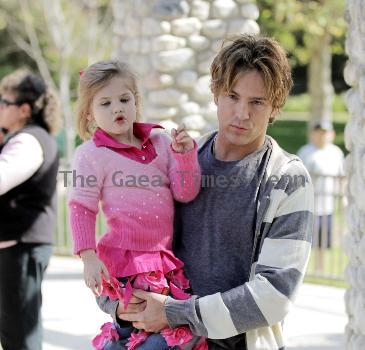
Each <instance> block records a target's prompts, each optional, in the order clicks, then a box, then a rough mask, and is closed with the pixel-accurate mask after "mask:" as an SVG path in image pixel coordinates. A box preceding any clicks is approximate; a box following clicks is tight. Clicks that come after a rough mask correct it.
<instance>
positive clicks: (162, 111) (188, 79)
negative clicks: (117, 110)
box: [113, 0, 259, 136]
mask: <svg viewBox="0 0 365 350" xmlns="http://www.w3.org/2000/svg"><path fill="white" fill-rule="evenodd" d="M113 13H114V18H115V26H114V32H115V40H116V41H117V47H118V49H117V50H116V51H115V52H114V57H117V58H119V59H123V60H126V61H128V62H130V63H131V65H132V67H133V68H134V69H135V70H136V71H137V73H138V74H139V76H140V82H141V84H140V86H141V88H142V98H143V100H142V103H143V111H142V116H143V117H144V119H146V120H149V121H156V122H159V123H161V124H164V125H165V126H167V127H168V128H169V127H171V126H174V125H175V124H174V123H175V122H177V123H180V122H184V123H185V124H186V125H187V127H188V129H189V130H190V131H193V136H198V135H199V134H200V133H201V132H204V131H206V130H207V129H209V128H210V123H211V122H214V121H215V119H216V109H215V105H214V103H213V101H212V95H211V93H210V88H209V83H210V79H209V66H210V63H211V61H212V59H213V57H214V55H215V54H216V52H217V50H218V49H219V48H220V43H221V42H222V39H223V38H224V37H226V36H228V35H231V34H239V33H258V32H259V27H258V25H257V23H256V19H257V18H258V15H259V11H258V8H257V6H256V4H255V0H235V1H234V0H210V1H209V0H113Z"/></svg>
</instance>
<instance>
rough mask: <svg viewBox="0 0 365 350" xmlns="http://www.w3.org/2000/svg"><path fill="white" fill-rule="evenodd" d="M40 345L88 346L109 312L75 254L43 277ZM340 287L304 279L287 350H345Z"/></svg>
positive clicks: (53, 349) (87, 349)
mask: <svg viewBox="0 0 365 350" xmlns="http://www.w3.org/2000/svg"><path fill="white" fill-rule="evenodd" d="M43 293H44V303H43V320H44V350H66V349H68V350H91V349H92V347H91V345H90V340H91V339H92V337H93V336H94V335H95V334H96V332H97V331H98V328H99V327H100V325H101V324H102V323H103V322H105V321H107V320H109V318H108V317H107V316H106V315H104V314H103V313H102V312H100V311H99V309H98V308H97V306H96V304H95V301H94V297H93V296H92V295H91V293H90V292H89V290H88V289H87V288H86V287H85V286H84V283H83V281H82V266H81V262H80V260H78V259H74V258H62V257H53V258H52V260H51V263H50V266H49V269H48V273H47V277H46V279H45V282H44V289H43ZM343 296H344V290H343V289H338V288H331V287H322V286H315V285H309V284H305V285H303V286H302V288H301V290H300V292H299V295H298V298H297V301H296V304H295V306H294V307H293V309H292V311H291V312H290V314H289V316H288V317H287V319H286V321H285V323H286V326H285V327H286V334H287V337H288V340H289V341H288V343H289V347H288V350H343V349H344V348H345V347H344V345H343V339H344V337H343V330H344V327H345V325H346V320H347V319H346V315H345V310H344V303H343Z"/></svg>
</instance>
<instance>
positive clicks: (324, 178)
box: [298, 144, 344, 215]
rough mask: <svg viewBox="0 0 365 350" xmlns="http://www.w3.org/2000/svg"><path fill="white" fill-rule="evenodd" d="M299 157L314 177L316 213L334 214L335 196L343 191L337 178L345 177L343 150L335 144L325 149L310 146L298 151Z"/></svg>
mask: <svg viewBox="0 0 365 350" xmlns="http://www.w3.org/2000/svg"><path fill="white" fill-rule="evenodd" d="M298 156H299V157H300V158H301V159H302V161H303V163H304V165H305V166H306V168H307V169H308V171H309V173H310V174H311V176H312V180H313V185H314V192H315V208H314V213H315V214H316V215H330V214H332V213H333V210H334V199H335V197H334V196H335V195H336V194H337V195H338V194H340V191H341V188H340V182H339V179H338V178H336V177H337V176H343V175H344V170H343V161H344V155H343V152H342V150H341V149H340V148H339V147H338V146H336V145H334V144H328V145H326V146H325V147H324V148H317V147H316V146H314V145H313V144H308V145H305V146H303V147H302V148H301V149H300V150H299V151H298Z"/></svg>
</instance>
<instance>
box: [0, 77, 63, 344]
mask: <svg viewBox="0 0 365 350" xmlns="http://www.w3.org/2000/svg"><path fill="white" fill-rule="evenodd" d="M0 94H1V98H0V128H1V129H0V130H1V131H0V144H1V145H0V343H1V345H2V347H3V349H4V350H40V349H41V348H42V323H41V304H42V294H41V284H42V279H43V274H44V271H45V269H46V267H47V264H48V261H49V258H50V256H51V252H52V236H53V232H54V229H55V218H56V176H57V172H58V152H57V145H56V142H55V140H54V138H53V137H52V136H51V134H53V133H54V132H55V131H56V130H57V127H58V124H59V120H60V115H59V108H58V102H57V99H56V97H55V95H54V94H53V93H52V92H51V91H50V90H49V89H48V88H47V86H46V85H45V83H44V82H43V80H42V79H41V78H40V77H38V76H37V75H34V74H31V73H30V72H28V71H25V70H19V71H16V72H14V73H12V74H10V75H8V76H6V77H4V78H3V79H2V81H1V82H0ZM5 134H6V136H5Z"/></svg>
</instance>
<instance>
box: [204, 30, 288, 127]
mask: <svg viewBox="0 0 365 350" xmlns="http://www.w3.org/2000/svg"><path fill="white" fill-rule="evenodd" d="M253 69H256V70H257V71H259V72H260V74H261V76H262V78H263V80H264V84H265V87H266V89H267V93H268V99H269V101H270V102H271V104H272V107H273V111H274V112H275V113H274V115H276V114H277V113H278V112H279V111H280V110H281V108H283V106H284V104H285V101H286V98H287V97H288V95H289V92H290V90H291V88H292V86H293V80H292V77H291V69H290V64H289V61H288V59H287V56H286V53H285V51H284V49H283V48H282V47H281V46H280V44H279V43H278V42H277V41H276V40H274V39H272V38H268V37H263V36H253V35H249V34H243V35H240V36H235V37H232V38H229V39H227V40H225V41H224V42H223V45H222V48H221V50H220V51H219V53H218V54H217V56H216V57H215V58H214V61H213V63H212V65H211V66H210V73H211V84H210V88H211V91H212V92H213V94H214V95H215V96H217V95H218V94H220V93H221V92H224V93H227V92H230V91H232V89H233V86H234V85H235V84H236V82H237V80H238V79H239V78H240V76H241V75H240V74H241V73H244V72H247V71H249V70H253ZM274 119H275V117H272V118H270V122H273V121H274Z"/></svg>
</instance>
